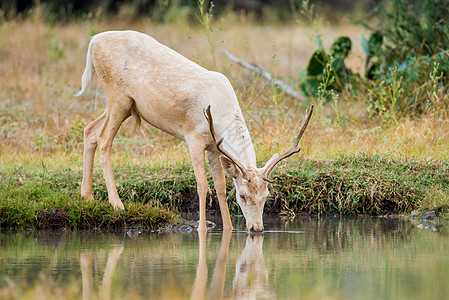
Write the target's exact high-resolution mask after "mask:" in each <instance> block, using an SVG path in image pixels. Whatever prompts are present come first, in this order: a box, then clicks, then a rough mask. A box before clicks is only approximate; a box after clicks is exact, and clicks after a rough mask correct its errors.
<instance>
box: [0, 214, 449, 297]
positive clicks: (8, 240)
mask: <svg viewBox="0 0 449 300" xmlns="http://www.w3.org/2000/svg"><path fill="white" fill-rule="evenodd" d="M240 222H242V220H240ZM432 226H433V227H432ZM425 227H426V224H424V225H420V223H419V222H416V221H410V220H389V219H378V218H373V219H371V218H366V219H321V220H317V219H299V220H293V221H291V220H290V221H280V220H277V219H276V220H275V221H272V222H270V223H269V224H267V225H266V226H265V228H266V232H265V233H264V234H263V235H255V236H250V235H248V234H247V233H246V232H244V231H240V230H234V231H232V232H223V231H222V230H221V229H220V226H218V227H217V229H214V230H213V231H211V232H208V233H207V235H199V234H198V233H197V232H192V233H190V234H156V233H152V234H150V233H148V234H139V235H137V236H132V237H131V236H129V235H127V234H126V233H124V234H106V233H103V234H102V233H93V232H25V233H17V234H11V233H2V234H0V243H1V244H0V298H1V296H2V295H3V296H5V295H13V296H14V297H16V298H19V299H20V298H21V297H28V298H34V297H35V296H36V297H37V298H46V297H47V298H48V297H51V296H52V297H55V298H58V299H62V298H69V299H202V298H206V299H221V298H224V299H449V230H447V226H440V227H439V226H436V225H435V224H430V226H428V228H427V229H426V228H425ZM434 227H436V228H434ZM39 296H41V297H39Z"/></svg>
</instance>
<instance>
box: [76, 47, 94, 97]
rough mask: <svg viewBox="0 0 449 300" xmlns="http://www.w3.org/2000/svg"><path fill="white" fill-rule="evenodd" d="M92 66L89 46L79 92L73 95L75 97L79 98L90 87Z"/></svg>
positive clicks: (92, 72)
mask: <svg viewBox="0 0 449 300" xmlns="http://www.w3.org/2000/svg"><path fill="white" fill-rule="evenodd" d="M94 71H95V68H94V64H93V62H92V58H91V57H90V45H89V48H88V49H87V55H86V68H85V69H84V73H83V77H82V78H81V90H80V91H79V92H78V93H76V94H75V97H79V96H81V95H82V94H84V93H85V92H86V91H87V90H88V89H89V88H90V86H91V85H92V79H93V77H94Z"/></svg>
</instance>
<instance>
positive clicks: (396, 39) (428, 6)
mask: <svg viewBox="0 0 449 300" xmlns="http://www.w3.org/2000/svg"><path fill="white" fill-rule="evenodd" d="M448 14H449V2H447V1H435V0H424V1H417V2H416V3H411V2H410V1H405V0H395V1H393V2H392V3H391V5H390V6H386V5H383V6H380V7H379V8H378V9H377V17H378V19H379V21H378V26H377V27H376V28H371V27H370V26H368V25H366V24H365V26H366V27H367V28H370V29H373V30H374V31H373V33H372V34H371V36H370V38H369V40H368V41H366V40H364V39H362V45H363V49H364V50H365V53H366V55H367V59H366V72H365V76H366V78H367V79H372V80H374V82H373V83H371V88H370V93H369V97H368V98H369V101H370V106H369V107H368V111H369V113H370V115H371V116H375V115H379V116H383V117H386V119H387V120H388V121H389V120H391V119H395V118H396V117H400V116H402V115H416V114H418V115H419V114H421V113H423V112H425V111H429V110H431V111H433V112H435V110H436V109H438V110H439V112H440V113H444V109H445V108H446V107H447V105H446V104H445V102H447V100H448V99H447V97H445V96H442V97H439V98H438V101H436V102H435V101H433V99H432V97H430V98H431V99H429V95H430V96H431V95H435V93H436V91H437V90H438V91H439V93H440V94H441V91H442V89H444V86H446V85H447V84H448V83H449V54H448V52H447V50H448V49H449V19H448V18H447V15H448ZM432 74H433V76H432ZM429 78H430V80H429ZM433 98H435V97H433ZM373 108H374V109H373Z"/></svg>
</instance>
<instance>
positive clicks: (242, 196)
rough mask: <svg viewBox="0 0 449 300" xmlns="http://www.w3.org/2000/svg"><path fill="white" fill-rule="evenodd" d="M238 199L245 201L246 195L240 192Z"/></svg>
mask: <svg viewBox="0 0 449 300" xmlns="http://www.w3.org/2000/svg"><path fill="white" fill-rule="evenodd" d="M240 199H241V200H242V201H243V202H245V203H246V197H245V196H244V195H242V194H240Z"/></svg>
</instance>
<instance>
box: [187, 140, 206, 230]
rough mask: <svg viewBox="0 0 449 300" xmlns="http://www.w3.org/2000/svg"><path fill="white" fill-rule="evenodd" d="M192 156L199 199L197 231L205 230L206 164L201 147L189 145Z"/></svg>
mask: <svg viewBox="0 0 449 300" xmlns="http://www.w3.org/2000/svg"><path fill="white" fill-rule="evenodd" d="M189 150H190V157H191V158H192V165H193V171H194V173H195V178H196V185H197V191H198V197H199V199H200V221H199V225H198V231H200V232H201V231H206V229H207V228H206V197H207V191H208V184H207V176H206V166H205V157H204V151H205V150H204V148H203V147H192V146H189Z"/></svg>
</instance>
